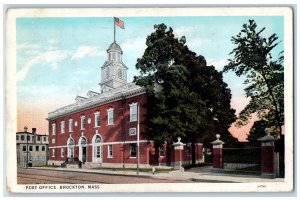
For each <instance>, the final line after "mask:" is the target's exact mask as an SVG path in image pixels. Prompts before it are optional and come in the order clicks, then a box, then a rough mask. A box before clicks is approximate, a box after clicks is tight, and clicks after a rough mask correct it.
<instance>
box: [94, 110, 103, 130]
mask: <svg viewBox="0 0 300 201" xmlns="http://www.w3.org/2000/svg"><path fill="white" fill-rule="evenodd" d="M97 116H98V117H99V119H100V112H95V113H94V119H95V121H94V126H95V127H94V128H98V127H100V125H97ZM99 123H100V124H101V119H100V122H99Z"/></svg>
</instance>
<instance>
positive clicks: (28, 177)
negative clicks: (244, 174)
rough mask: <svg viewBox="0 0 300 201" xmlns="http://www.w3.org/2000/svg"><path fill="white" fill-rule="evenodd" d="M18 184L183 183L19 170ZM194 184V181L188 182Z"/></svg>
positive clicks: (81, 173)
mask: <svg viewBox="0 0 300 201" xmlns="http://www.w3.org/2000/svg"><path fill="white" fill-rule="evenodd" d="M17 177H18V184H130V183H183V182H187V181H183V180H168V179H162V178H150V177H145V176H126V175H108V174H99V173H86V172H69V171H57V170H42V169H30V168H29V169H18V173H17ZM188 182H193V181H188Z"/></svg>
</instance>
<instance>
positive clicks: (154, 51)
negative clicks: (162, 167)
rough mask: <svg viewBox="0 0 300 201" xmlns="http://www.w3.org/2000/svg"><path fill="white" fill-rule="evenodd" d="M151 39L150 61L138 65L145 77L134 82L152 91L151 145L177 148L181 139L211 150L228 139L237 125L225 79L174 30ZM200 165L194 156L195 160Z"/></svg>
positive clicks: (158, 31)
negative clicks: (174, 143) (217, 137)
mask: <svg viewBox="0 0 300 201" xmlns="http://www.w3.org/2000/svg"><path fill="white" fill-rule="evenodd" d="M154 28H155V32H153V33H151V35H149V36H148V37H147V40H146V45H147V48H146V50H145V52H144V55H143V56H142V57H141V58H139V59H138V60H137V64H136V68H137V69H138V70H139V71H140V75H139V76H136V77H135V79H134V81H135V82H136V83H137V84H138V85H141V86H144V87H146V89H147V91H148V93H147V94H148V106H147V107H148V113H147V115H148V116H147V129H148V132H147V133H148V134H149V135H148V136H149V138H150V139H151V140H155V141H156V142H159V143H163V142H164V141H167V142H169V143H171V142H172V141H174V140H176V138H177V137H179V136H180V137H182V138H183V140H187V141H190V142H192V153H194V151H193V149H194V143H195V142H197V141H201V142H204V143H205V144H206V145H207V144H209V143H210V142H211V141H212V140H214V139H215V134H216V133H220V134H221V135H222V136H223V138H224V139H228V137H227V136H228V135H230V134H229V132H228V128H229V126H230V125H231V123H232V122H234V120H235V116H234V112H235V111H234V110H233V109H231V108H230V99H231V93H230V90H229V89H228V87H227V84H226V83H224V82H223V77H222V73H220V72H218V71H216V70H215V68H214V67H213V66H207V65H206V61H205V59H204V57H202V56H197V55H196V54H195V53H194V52H192V51H190V50H189V49H188V47H187V46H186V45H185V42H186V41H185V37H182V38H181V39H178V38H176V37H175V36H174V34H173V30H172V28H169V29H168V30H167V26H166V25H164V24H159V25H155V26H154ZM192 159H193V161H194V156H192Z"/></svg>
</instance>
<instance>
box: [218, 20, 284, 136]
mask: <svg viewBox="0 0 300 201" xmlns="http://www.w3.org/2000/svg"><path fill="white" fill-rule="evenodd" d="M264 30H265V28H262V29H260V30H259V31H257V24H256V23H255V21H254V20H249V23H248V24H244V25H243V28H242V30H241V31H240V32H239V34H238V35H237V36H235V37H232V39H231V41H232V42H233V44H234V45H235V48H234V49H233V51H232V52H231V53H230V54H233V59H230V60H229V64H228V65H227V66H225V67H224V70H223V71H224V72H228V71H234V72H235V73H236V75H237V76H241V75H245V76H246V80H245V82H244V84H246V88H245V92H246V96H247V97H250V98H251V100H250V103H249V104H248V105H247V106H246V108H245V109H244V110H243V111H242V112H241V114H240V119H241V120H242V122H247V120H248V118H249V117H250V114H252V113H255V112H256V113H257V115H258V117H259V119H266V120H268V121H269V122H270V124H271V125H275V126H276V127H277V129H278V130H279V133H280V135H281V134H282V132H281V126H282V125H283V124H284V93H283V90H284V67H283V59H284V58H283V56H282V54H280V55H279V57H278V59H273V57H272V54H271V52H272V50H273V49H274V48H275V47H276V46H277V45H278V43H279V42H278V37H277V35H276V34H275V33H274V34H272V35H271V36H270V37H268V38H264V37H262V36H261V33H263V31H264ZM281 53H282V52H281Z"/></svg>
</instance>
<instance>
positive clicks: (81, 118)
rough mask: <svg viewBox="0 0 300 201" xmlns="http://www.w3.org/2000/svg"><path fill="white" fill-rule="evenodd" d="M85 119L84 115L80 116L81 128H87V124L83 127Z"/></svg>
mask: <svg viewBox="0 0 300 201" xmlns="http://www.w3.org/2000/svg"><path fill="white" fill-rule="evenodd" d="M83 119H84V121H85V116H84V115H83V116H81V117H80V130H85V127H86V125H85V126H84V128H82V127H83V121H82V120H83Z"/></svg>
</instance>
